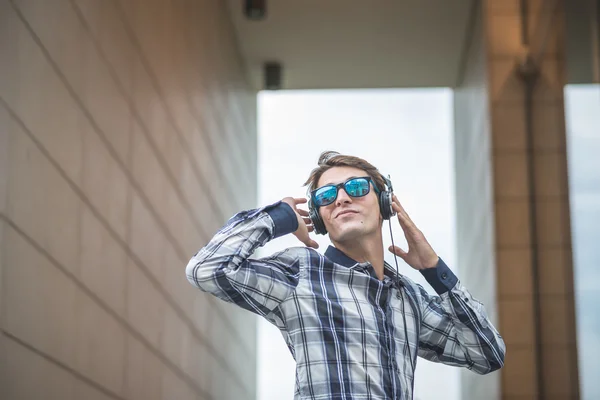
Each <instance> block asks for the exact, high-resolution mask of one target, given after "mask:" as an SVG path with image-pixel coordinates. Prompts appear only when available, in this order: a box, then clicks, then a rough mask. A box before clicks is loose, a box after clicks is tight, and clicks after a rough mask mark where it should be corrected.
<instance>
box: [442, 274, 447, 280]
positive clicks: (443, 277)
mask: <svg viewBox="0 0 600 400" xmlns="http://www.w3.org/2000/svg"><path fill="white" fill-rule="evenodd" d="M447 277H448V274H447V273H445V272H444V273H442V279H444V280H445V279H446V278H447Z"/></svg>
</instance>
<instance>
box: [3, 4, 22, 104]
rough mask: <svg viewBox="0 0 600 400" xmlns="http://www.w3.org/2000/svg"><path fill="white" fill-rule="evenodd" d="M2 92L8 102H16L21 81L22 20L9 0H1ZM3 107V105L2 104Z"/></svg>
mask: <svg viewBox="0 0 600 400" xmlns="http://www.w3.org/2000/svg"><path fill="white" fill-rule="evenodd" d="M0 15H1V16H2V23H0V49H2V58H0V93H2V99H3V100H4V101H5V102H7V103H8V104H15V102H16V96H17V93H18V92H17V87H18V84H17V83H18V81H19V74H20V73H19V69H20V67H21V64H20V63H19V57H18V55H19V46H18V44H19V38H18V36H19V35H20V34H22V33H23V30H22V28H21V22H20V21H19V19H18V17H17V14H16V13H15V12H14V10H13V9H12V7H11V5H10V3H9V2H8V1H1V2H0ZM0 107H1V106H0Z"/></svg>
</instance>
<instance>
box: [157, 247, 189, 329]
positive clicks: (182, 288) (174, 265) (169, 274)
mask: <svg viewBox="0 0 600 400" xmlns="http://www.w3.org/2000/svg"><path fill="white" fill-rule="evenodd" d="M190 258H191V255H190ZM188 261H189V260H182V259H181V258H180V257H178V256H177V254H176V253H175V251H174V250H173V248H172V247H171V246H169V247H168V248H167V250H166V253H165V265H166V266H167V267H166V268H165V269H164V271H163V278H162V279H161V282H164V287H165V290H166V291H167V293H170V294H171V296H173V298H174V300H175V302H176V303H177V305H179V307H181V309H182V310H184V311H185V312H186V313H187V315H188V317H190V318H192V319H194V318H196V315H195V314H194V310H193V307H192V305H193V304H194V299H195V297H196V292H197V291H198V289H196V288H195V287H194V286H192V285H191V284H190V283H189V282H188V280H187V278H186V275H185V267H186V265H187V262H188Z"/></svg>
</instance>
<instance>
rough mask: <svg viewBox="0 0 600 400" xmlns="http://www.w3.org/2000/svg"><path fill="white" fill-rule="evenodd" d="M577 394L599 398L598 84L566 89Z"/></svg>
mask: <svg viewBox="0 0 600 400" xmlns="http://www.w3.org/2000/svg"><path fill="white" fill-rule="evenodd" d="M565 114H566V125H567V148H568V153H567V155H568V161H569V164H568V165H569V190H570V196H569V198H570V202H571V204H570V205H571V233H572V238H573V261H574V278H575V279H574V280H575V302H576V310H575V316H576V318H577V346H578V348H579V354H578V356H579V381H580V385H581V399H582V400H595V399H600V380H598V377H599V376H600V363H599V362H598V360H600V312H598V303H600V268H598V267H599V266H600V253H599V252H598V250H597V247H598V239H599V238H600V157H598V154H600V85H569V86H567V87H566V89H565Z"/></svg>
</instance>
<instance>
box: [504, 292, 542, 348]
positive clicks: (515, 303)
mask: <svg viewBox="0 0 600 400" xmlns="http://www.w3.org/2000/svg"><path fill="white" fill-rule="evenodd" d="M499 308H500V324H499V330H500V331H501V332H502V337H503V338H504V341H505V342H506V344H507V345H533V343H534V342H535V338H534V325H533V324H534V318H533V315H534V310H533V299H532V297H531V295H529V296H519V297H516V296H513V297H511V298H510V299H503V298H501V299H500V301H499Z"/></svg>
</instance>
